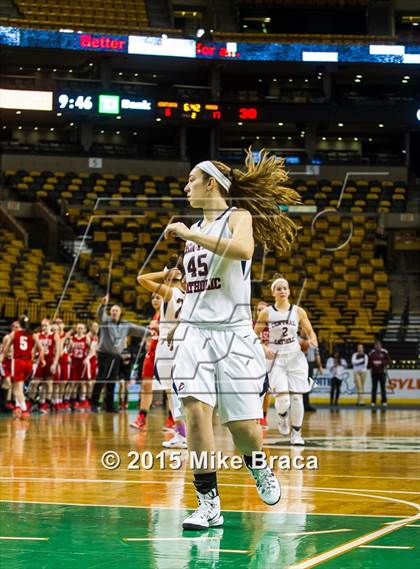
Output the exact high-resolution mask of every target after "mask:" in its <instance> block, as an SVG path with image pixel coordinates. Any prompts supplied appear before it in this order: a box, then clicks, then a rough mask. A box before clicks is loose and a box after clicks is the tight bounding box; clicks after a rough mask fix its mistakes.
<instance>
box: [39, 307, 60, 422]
mask: <svg viewBox="0 0 420 569" xmlns="http://www.w3.org/2000/svg"><path fill="white" fill-rule="evenodd" d="M36 337H37V339H38V340H39V343H40V344H41V346H42V350H43V353H44V358H45V364H44V365H42V364H41V362H39V363H38V365H37V366H36V368H35V372H34V378H33V382H34V388H33V389H35V390H36V388H37V387H38V385H39V391H40V399H39V400H40V408H39V410H40V411H41V413H43V414H46V413H48V412H49V410H50V407H51V403H52V397H53V382H54V379H53V378H54V374H55V373H56V372H57V368H58V360H59V357H60V337H59V335H58V333H57V330H55V331H53V330H52V329H51V323H50V321H49V320H48V318H44V319H43V320H42V322H41V332H40V333H39V334H37V335H36Z"/></svg>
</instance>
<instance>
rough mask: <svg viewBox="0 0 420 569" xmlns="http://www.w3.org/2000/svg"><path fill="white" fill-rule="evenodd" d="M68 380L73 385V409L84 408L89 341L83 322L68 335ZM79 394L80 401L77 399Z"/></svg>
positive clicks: (89, 355)
mask: <svg viewBox="0 0 420 569" xmlns="http://www.w3.org/2000/svg"><path fill="white" fill-rule="evenodd" d="M69 354H70V358H71V364H70V381H71V383H72V385H73V389H72V393H71V399H73V410H79V409H81V410H83V409H85V408H86V403H84V402H85V401H86V394H87V384H88V380H89V360H90V357H91V351H90V342H89V338H88V336H87V334H86V327H85V325H84V324H81V323H79V324H77V326H76V333H75V334H73V335H72V336H71V337H70V350H69ZM78 394H79V399H80V401H77V395H78Z"/></svg>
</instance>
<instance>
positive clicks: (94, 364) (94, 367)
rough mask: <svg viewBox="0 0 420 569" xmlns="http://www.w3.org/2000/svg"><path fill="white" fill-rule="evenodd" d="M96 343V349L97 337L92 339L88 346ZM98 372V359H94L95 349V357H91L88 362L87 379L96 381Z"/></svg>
mask: <svg viewBox="0 0 420 569" xmlns="http://www.w3.org/2000/svg"><path fill="white" fill-rule="evenodd" d="M95 343H96V348H97V345H98V337H97V336H96V337H92V339H91V343H90V345H91V346H92V344H95ZM97 371H98V358H97V357H96V349H95V355H94V356H92V357H91V358H90V360H89V378H88V379H96V373H97Z"/></svg>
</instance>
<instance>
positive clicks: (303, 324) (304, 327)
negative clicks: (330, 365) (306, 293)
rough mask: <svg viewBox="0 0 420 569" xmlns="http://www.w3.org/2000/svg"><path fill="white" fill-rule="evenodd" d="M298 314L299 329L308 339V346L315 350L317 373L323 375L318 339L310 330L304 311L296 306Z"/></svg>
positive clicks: (310, 325)
mask: <svg viewBox="0 0 420 569" xmlns="http://www.w3.org/2000/svg"><path fill="white" fill-rule="evenodd" d="M298 313H299V322H300V329H301V331H302V332H303V334H304V335H305V336H306V337H307V338H308V341H309V345H310V346H312V347H313V348H315V360H316V364H317V366H318V368H319V371H320V372H321V373H323V371H324V370H323V367H322V362H321V357H320V355H319V347H318V338H317V335H316V334H315V332H314V329H313V328H312V324H311V323H310V320H309V318H308V315H307V314H306V312H305V310H304V309H303V308H301V307H300V306H298Z"/></svg>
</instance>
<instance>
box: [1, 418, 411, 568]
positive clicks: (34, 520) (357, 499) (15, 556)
mask: <svg viewBox="0 0 420 569" xmlns="http://www.w3.org/2000/svg"><path fill="white" fill-rule="evenodd" d="M134 416H135V412H134V411H129V412H125V413H120V414H119V415H109V414H98V415H96V414H92V415H87V414H78V415H70V416H68V415H58V416H54V417H51V416H50V417H34V418H31V420H30V422H29V424H25V423H23V422H19V421H13V420H12V419H11V418H9V417H2V418H1V419H0V468H1V470H0V486H1V492H0V566H1V567H7V568H8V569H23V568H27V567H31V568H41V567H42V568H48V569H49V568H54V569H55V568H63V569H74V568H76V569H85V568H86V569H87V568H89V569H92V568H99V567H101V568H102V567H120V566H121V567H124V568H125V569H131V568H136V569H139V568H141V569H166V568H168V569H184V568H185V569H187V568H188V569H207V568H209V569H210V568H220V569H225V568H226V569H227V568H231V567H232V568H235V569H242V568H250V569H255V568H258V569H259V568H264V569H271V568H278V569H284V568H295V569H297V568H300V569H303V568H309V567H314V566H317V565H321V566H323V567H324V566H325V567H326V568H328V569H338V568H340V569H342V568H361V567H363V568H371V569H376V568H378V569H379V568H381V569H382V568H384V567H392V568H394V569H398V568H402V567H404V569H414V568H418V567H419V564H420V557H419V546H420V537H419V536H420V503H419V496H420V483H419V482H420V468H419V466H420V461H419V456H420V455H419V451H420V443H419V439H418V434H419V432H418V423H419V417H420V412H419V411H418V410H415V409H411V410H410V409H408V410H393V409H392V407H391V408H389V409H388V410H387V411H386V412H380V411H378V412H372V411H371V410H370V409H341V410H340V411H338V412H331V411H330V410H329V409H319V410H318V412H317V413H314V414H310V415H307V416H306V424H305V428H304V434H305V437H306V439H307V446H306V447H305V448H304V449H303V450H302V449H300V450H299V449H295V448H294V449H293V448H290V446H289V445H288V442H287V440H286V439H284V438H282V437H281V436H280V435H279V434H278V432H277V431H276V429H274V428H271V429H270V430H269V431H266V432H265V441H266V448H267V449H268V450H269V452H270V453H271V456H277V455H281V456H283V457H289V458H290V457H292V458H293V457H295V460H296V456H301V459H299V460H301V461H302V460H303V459H305V460H307V459H308V457H309V456H316V457H317V459H318V466H319V468H318V470H309V469H305V470H298V469H291V470H281V471H280V470H277V474H278V476H279V478H280V480H281V483H282V487H283V495H282V499H281V501H280V502H279V503H278V504H277V505H276V506H274V507H271V508H270V507H269V506H266V505H265V504H263V503H262V502H261V501H260V500H259V499H258V497H257V494H256V490H255V486H254V484H253V481H252V479H251V478H250V477H249V475H248V474H247V473H246V472H245V471H244V470H243V469H242V470H240V471H234V470H222V471H220V472H219V491H220V495H221V498H222V506H223V510H224V516H225V524H224V526H223V528H214V529H210V530H208V531H207V532H204V533H200V532H188V533H186V532H183V531H182V528H181V524H182V520H183V518H184V517H185V515H186V514H187V511H188V510H190V509H192V508H195V498H194V488H193V485H192V483H191V474H190V472H189V471H188V470H187V469H186V467H185V466H182V467H181V468H180V469H178V470H172V469H170V468H169V466H168V464H166V463H165V467H166V468H165V469H163V470H161V469H159V466H160V463H159V461H157V462H155V464H154V467H153V468H152V469H148V468H147V467H149V466H150V465H149V464H146V465H145V466H146V468H141V469H140V470H129V469H128V468H127V467H128V465H129V462H130V458H132V457H133V456H134V458H135V455H131V456H130V457H129V456H128V453H129V452H130V451H137V452H138V453H139V454H141V453H145V451H150V452H151V453H152V454H153V455H155V456H156V455H158V453H159V452H160V451H161V450H162V448H161V446H160V443H161V440H162V438H163V436H162V433H161V431H160V426H161V425H162V422H163V414H162V411H161V410H159V409H158V410H155V411H153V412H152V414H151V416H150V428H149V430H148V431H147V432H145V433H139V432H136V431H135V430H133V429H131V428H130V427H129V422H130V420H132V419H133V418H134ZM271 422H272V423H273V417H271ZM216 433H217V441H218V444H219V447H220V449H221V450H223V451H224V453H226V455H232V454H234V453H235V451H234V449H233V447H232V444H231V440H230V437H229V436H228V433H227V431H226V429H224V428H222V427H220V426H217V427H216ZM166 437H167V435H166ZM109 450H113V451H115V452H117V453H118V454H119V456H120V458H121V464H120V466H119V467H118V468H116V469H114V470H107V469H106V468H104V466H103V465H102V463H101V457H102V456H103V454H104V453H105V452H106V451H109ZM165 452H167V451H165ZM182 452H183V456H184V455H185V451H182ZM141 456H145V455H143V454H142V455H141ZM165 457H166V454H165ZM284 460H286V459H284ZM162 463H163V461H162Z"/></svg>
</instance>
